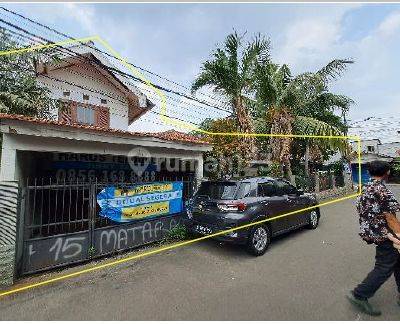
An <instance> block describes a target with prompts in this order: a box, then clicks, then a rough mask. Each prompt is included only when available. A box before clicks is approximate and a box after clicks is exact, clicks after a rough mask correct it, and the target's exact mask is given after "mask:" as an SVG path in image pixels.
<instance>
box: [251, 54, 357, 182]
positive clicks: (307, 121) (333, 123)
mask: <svg viewBox="0 0 400 324" xmlns="http://www.w3.org/2000/svg"><path fill="white" fill-rule="evenodd" d="M351 63H353V61H350V60H333V61H332V62H330V63H329V64H327V65H326V66H325V67H323V68H322V69H320V70H319V71H317V72H314V73H311V72H307V73H302V74H300V75H297V76H295V77H293V76H292V74H291V71H290V69H289V67H288V66H287V65H281V66H279V65H277V64H271V63H270V62H267V63H266V64H259V65H258V67H257V69H256V82H255V83H254V90H255V92H256V102H257V107H258V115H259V116H260V115H261V116H262V115H264V116H266V123H267V124H268V125H270V133H272V134H309V135H324V136H336V135H343V133H344V132H345V125H344V124H343V122H341V120H340V117H338V116H336V115H335V113H334V112H335V109H340V111H341V113H342V114H343V115H344V114H345V113H346V112H347V111H348V109H349V106H350V105H351V104H352V100H351V99H350V98H348V97H346V96H343V95H337V94H333V93H331V92H329V89H328V85H329V82H330V81H332V80H333V79H336V78H337V77H338V76H339V75H340V74H341V72H342V71H344V70H345V68H346V67H347V65H348V64H351ZM264 120H265V119H264ZM293 142H294V139H293V138H291V137H286V138H281V137H271V138H270V140H269V146H270V150H271V156H272V158H273V160H274V162H277V163H281V164H282V166H283V168H284V169H285V170H284V171H285V173H286V175H287V177H288V178H289V179H291V178H292V167H291V157H292V145H293ZM303 142H305V160H306V161H305V164H306V166H305V168H306V173H307V174H308V173H309V165H308V164H309V159H310V149H311V148H314V149H317V150H319V151H323V150H326V149H340V150H343V151H344V150H345V149H346V144H345V142H344V141H343V140H318V139H303Z"/></svg>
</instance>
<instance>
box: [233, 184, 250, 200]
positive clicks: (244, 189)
mask: <svg viewBox="0 0 400 324" xmlns="http://www.w3.org/2000/svg"><path fill="white" fill-rule="evenodd" d="M250 189H251V184H250V183H248V182H244V183H241V184H240V185H239V189H238V192H237V193H236V197H235V198H236V199H242V198H246V197H250V196H251V190H250Z"/></svg>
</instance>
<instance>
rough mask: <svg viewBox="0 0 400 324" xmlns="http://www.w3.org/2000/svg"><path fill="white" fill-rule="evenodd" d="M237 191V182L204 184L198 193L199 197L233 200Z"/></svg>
mask: <svg viewBox="0 0 400 324" xmlns="http://www.w3.org/2000/svg"><path fill="white" fill-rule="evenodd" d="M236 190H237V184H236V183H235V182H203V183H202V184H201V185H200V188H199V190H198V191H197V195H198V196H207V197H209V198H211V199H228V200H229V199H233V198H234V197H235V193H236Z"/></svg>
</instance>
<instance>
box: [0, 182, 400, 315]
mask: <svg viewBox="0 0 400 324" xmlns="http://www.w3.org/2000/svg"><path fill="white" fill-rule="evenodd" d="M398 188H399V187H395V189H394V191H395V192H396V194H397V196H400V189H398ZM357 231H358V219H357V216H356V214H355V209H354V201H352V200H346V201H343V202H340V203H336V204H332V205H328V206H326V207H324V208H323V209H322V219H321V223H320V226H319V228H318V229H316V230H314V231H312V230H306V229H304V230H299V231H296V232H294V233H291V234H289V235H285V236H283V237H280V238H278V239H275V240H273V242H272V245H271V247H270V249H269V250H268V252H267V253H266V254H265V255H264V256H262V257H258V258H255V257H252V256H249V255H247V253H246V252H245V251H244V249H243V248H240V247H237V246H231V245H228V244H221V243H218V242H215V241H203V242H200V243H196V244H194V245H191V246H187V247H182V248H178V249H175V250H172V251H169V252H165V253H161V254H159V255H153V256H150V257H147V258H144V259H140V260H137V261H135V262H129V263H126V264H121V265H119V266H116V267H113V268H108V269H104V270H100V271H97V272H94V273H89V274H85V275H81V276H79V277H76V278H73V279H69V280H65V281H62V282H58V283H55V284H51V285H48V286H45V287H40V288H35V289H32V290H29V291H26V292H22V293H18V294H15V295H13V296H9V297H6V298H3V299H2V300H0V319H3V320H6V319H7V320H356V319H371V318H370V317H369V316H367V315H362V314H359V313H358V312H357V311H356V310H355V309H354V308H352V307H351V306H350V305H349V304H348V302H347V300H346V299H345V297H344V295H345V294H346V293H347V291H348V290H349V289H351V288H353V286H354V285H355V284H356V283H357V282H358V281H360V280H361V279H363V277H364V276H365V275H366V274H367V272H368V271H369V270H370V269H371V267H372V265H373V261H374V248H373V247H372V246H368V245H366V244H364V243H363V242H362V241H361V240H360V239H359V238H358V235H357ZM67 271H71V270H66V271H64V272H67ZM52 275H54V274H52ZM46 276H49V275H46ZM50 276H51V275H50ZM35 280H40V277H38V278H35ZM372 302H373V303H374V304H376V305H378V306H379V307H381V309H382V311H383V315H382V316H381V317H380V318H379V319H382V320H398V319H399V316H400V307H399V306H397V305H396V290H395V284H394V280H393V278H392V279H390V280H389V281H388V282H387V283H386V284H385V285H384V286H383V287H382V288H381V289H380V290H379V292H378V293H377V295H376V296H375V297H374V298H373V299H372Z"/></svg>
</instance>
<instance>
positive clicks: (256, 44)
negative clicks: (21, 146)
mask: <svg viewBox="0 0 400 324" xmlns="http://www.w3.org/2000/svg"><path fill="white" fill-rule="evenodd" d="M269 51H270V42H269V40H268V39H267V38H265V37H262V36H261V35H257V36H256V37H255V38H254V39H253V40H252V41H251V42H248V43H244V42H243V36H239V35H238V34H237V32H236V31H235V32H233V33H232V34H230V35H228V36H227V38H226V39H225V42H224V44H223V47H222V48H221V47H218V48H217V49H216V50H215V51H214V52H213V53H212V59H211V60H207V61H205V62H204V63H203V65H202V68H201V72H200V74H199V75H198V76H197V78H196V79H195V81H194V82H193V85H192V91H193V92H195V91H197V90H198V89H200V88H202V87H204V86H210V87H211V88H212V89H213V91H215V92H217V93H219V94H222V95H223V96H224V97H225V98H227V99H228V101H229V103H230V105H231V107H232V113H233V117H234V118H236V121H237V124H238V128H239V129H238V131H239V132H241V133H252V132H253V131H254V125H253V121H252V117H251V114H250V111H249V107H248V100H249V96H250V93H251V89H252V84H253V81H254V71H255V68H256V67H257V65H265V64H267V62H269ZM241 142H242V144H243V145H242V153H243V155H245V156H246V157H247V158H248V160H249V159H251V158H254V156H255V153H256V146H255V140H254V137H251V136H249V137H244V138H243V141H241Z"/></svg>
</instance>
